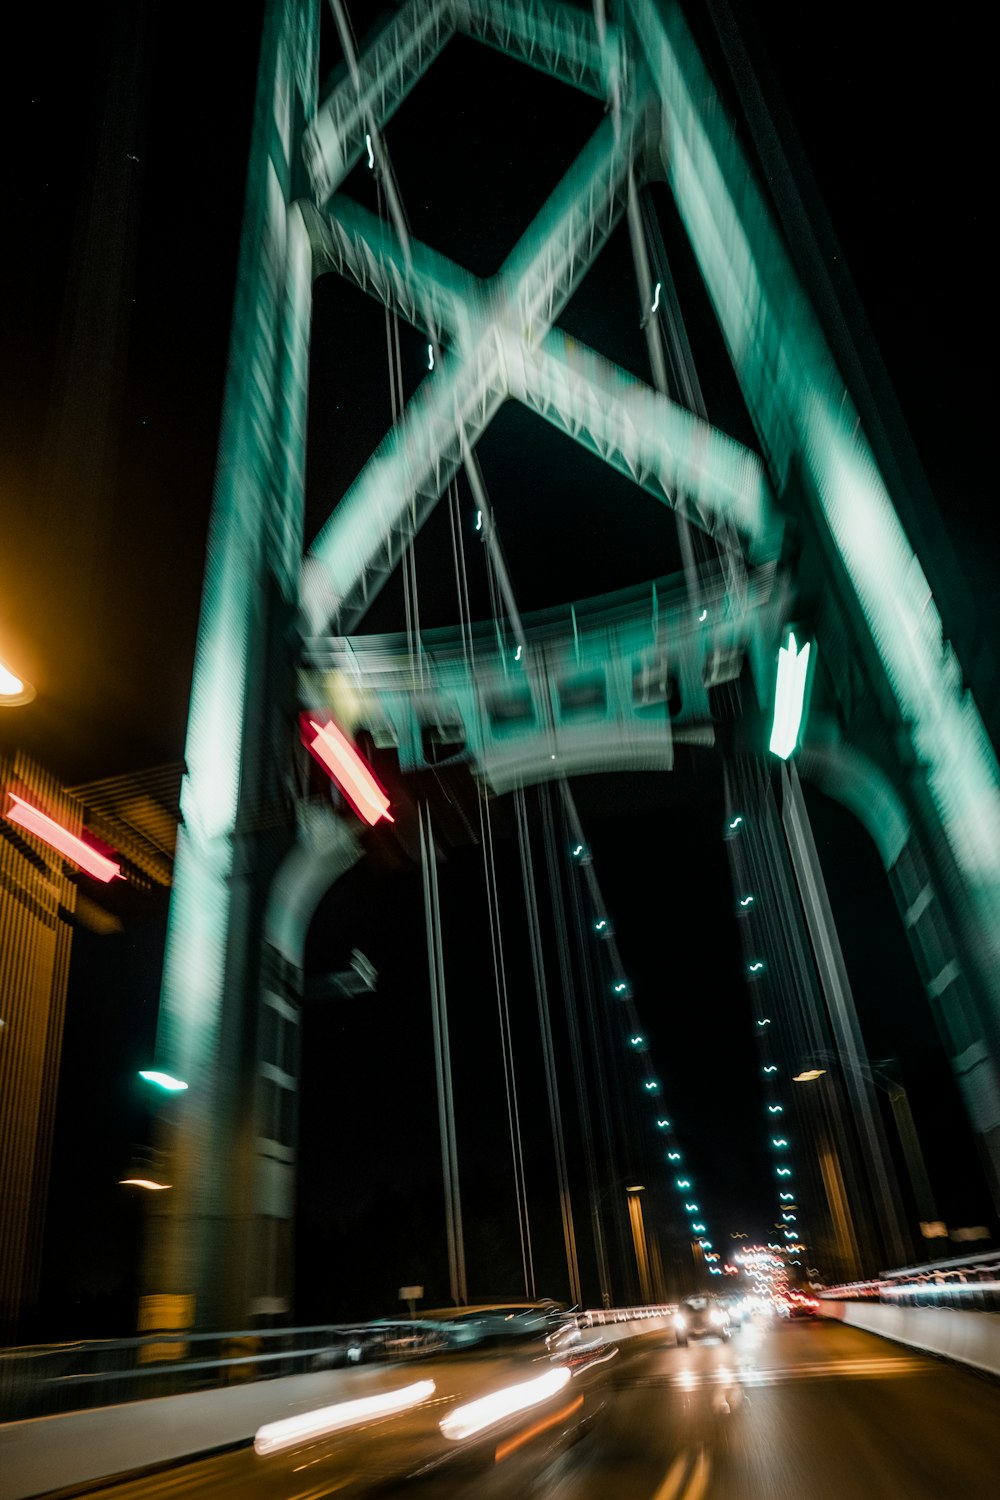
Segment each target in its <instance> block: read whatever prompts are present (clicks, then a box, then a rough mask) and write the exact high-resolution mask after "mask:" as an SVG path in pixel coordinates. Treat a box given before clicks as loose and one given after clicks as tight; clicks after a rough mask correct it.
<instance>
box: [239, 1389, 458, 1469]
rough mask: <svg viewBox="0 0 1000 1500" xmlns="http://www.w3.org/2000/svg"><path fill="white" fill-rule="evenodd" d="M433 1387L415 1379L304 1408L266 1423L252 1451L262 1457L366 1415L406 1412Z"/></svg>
mask: <svg viewBox="0 0 1000 1500" xmlns="http://www.w3.org/2000/svg"><path fill="white" fill-rule="evenodd" d="M434 1390H435V1386H434V1382H433V1380H418V1381H417V1382H416V1384H415V1385H405V1386H402V1387H401V1388H400V1389H398V1390H395V1391H380V1392H379V1394H378V1395H377V1396H361V1397H359V1398H358V1399H357V1400H356V1401H340V1402H338V1403H337V1405H336V1406H321V1407H318V1408H317V1409H316V1410H315V1411H303V1412H299V1413H297V1415H296V1416H294V1417H282V1418H281V1419H280V1420H279V1421H277V1422H266V1423H265V1424H264V1426H263V1427H261V1428H259V1429H258V1431H257V1435H256V1437H255V1438H254V1440H253V1448H254V1452H255V1453H256V1454H257V1455H258V1456H259V1457H261V1458H263V1457H265V1456H266V1455H267V1454H269V1453H280V1452H282V1451H283V1449H285V1448H294V1447H295V1446H296V1444H298V1443H304V1442H309V1441H310V1440H311V1439H313V1438H319V1437H326V1435H327V1434H328V1433H331V1432H343V1431H344V1429H345V1428H348V1427H357V1426H358V1425H359V1423H361V1422H365V1421H367V1420H368V1418H369V1417H390V1416H393V1415H394V1414H395V1413H396V1412H401V1411H409V1409H410V1408H411V1407H413V1406H419V1405H420V1404H421V1402H423V1401H426V1400H428V1399H429V1397H431V1396H433V1394H434Z"/></svg>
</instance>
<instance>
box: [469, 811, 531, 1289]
mask: <svg viewBox="0 0 1000 1500" xmlns="http://www.w3.org/2000/svg"><path fill="white" fill-rule="evenodd" d="M479 818H480V828H481V830H482V842H483V868H484V873H485V876H486V902H487V906H488V908H489V915H490V940H491V944H492V949H493V973H494V977H495V981H496V991H497V1015H498V1017H499V1020H500V1051H501V1055H502V1057H503V1076H504V1088H505V1090H506V1095H507V1124H508V1128H509V1130H510V1155H511V1163H512V1165H513V1168H514V1192H515V1196H516V1199H517V1228H518V1235H519V1237H520V1241H521V1268H522V1271H523V1273H524V1295H525V1296H526V1297H534V1296H536V1291H535V1264H534V1256H533V1253H532V1247H531V1218H530V1215H529V1213H528V1187H527V1180H526V1177H525V1172H524V1151H523V1149H522V1143H521V1116H520V1109H519V1107H518V1099H517V1078H516V1075H515V1072H514V1042H513V1038H512V1036H511V1029H510V1002H509V998H508V994H507V967H506V964H505V962H504V952H503V934H502V931H501V927H500V899H499V892H498V890H497V878H496V863H495V860H494V857H493V822H492V819H491V817H490V807H489V802H488V801H487V798H486V796H485V794H484V793H483V792H482V790H480V794H479Z"/></svg>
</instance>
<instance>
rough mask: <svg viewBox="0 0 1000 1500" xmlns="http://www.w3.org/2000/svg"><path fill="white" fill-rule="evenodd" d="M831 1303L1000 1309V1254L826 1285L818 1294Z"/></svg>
mask: <svg viewBox="0 0 1000 1500" xmlns="http://www.w3.org/2000/svg"><path fill="white" fill-rule="evenodd" d="M816 1295H817V1296H818V1297H819V1298H820V1299H822V1300H826V1301H831V1302H884V1303H887V1304H890V1305H893V1306H896V1307H951V1308H956V1309H958V1310H960V1311H965V1312H1000V1253H997V1252H994V1251H990V1252H988V1253H987V1254H980V1255H964V1256H959V1257H956V1258H955V1259H952V1260H938V1261H929V1262H928V1263H927V1264H926V1265H919V1266H902V1267H900V1268H899V1269H898V1270H895V1271H883V1272H882V1273H881V1274H880V1275H879V1276H877V1277H873V1278H872V1279H870V1280H868V1281H852V1282H847V1283H845V1284H844V1285H843V1286H835V1287H824V1288H823V1290H822V1291H819V1292H817V1294H816Z"/></svg>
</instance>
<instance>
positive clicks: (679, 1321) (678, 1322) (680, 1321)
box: [674, 1313, 687, 1333]
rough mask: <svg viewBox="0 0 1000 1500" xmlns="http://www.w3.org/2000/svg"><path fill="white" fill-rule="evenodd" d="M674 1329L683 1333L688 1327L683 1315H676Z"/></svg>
mask: <svg viewBox="0 0 1000 1500" xmlns="http://www.w3.org/2000/svg"><path fill="white" fill-rule="evenodd" d="M674 1327H675V1328H678V1329H680V1331H681V1332H682V1333H683V1332H684V1329H685V1328H686V1327H687V1323H686V1322H685V1321H684V1317H683V1315H682V1314H681V1313H674Z"/></svg>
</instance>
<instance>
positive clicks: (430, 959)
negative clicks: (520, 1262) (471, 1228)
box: [419, 802, 468, 1306]
mask: <svg viewBox="0 0 1000 1500" xmlns="http://www.w3.org/2000/svg"><path fill="white" fill-rule="evenodd" d="M419 811H420V862H421V868H422V872H423V881H424V921H425V924H426V928H427V968H428V973H429V975H430V989H431V1015H432V1017H433V1022H434V1069H435V1075H436V1079H437V1099H438V1124H439V1127H440V1131H441V1168H442V1176H443V1178H444V1202H445V1230H446V1234H447V1240H448V1274H449V1281H450V1285H451V1296H452V1301H453V1302H454V1303H455V1305H456V1306H460V1305H462V1304H463V1303H465V1302H467V1301H468V1291H467V1288H466V1281H465V1243H464V1236H463V1232H462V1198H461V1192H460V1188H459V1179H458V1146H457V1143H456V1140H455V1101H454V1097H453V1094H452V1084H451V1050H450V1047H449V1043H448V1004H447V997H446V993H445V981H444V955H443V951H442V944H441V909H440V901H439V897H438V884H437V863H436V859H435V854H434V834H433V830H432V828H431V814H430V808H429V807H428V806H427V804H426V802H421V804H420V809H419Z"/></svg>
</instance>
